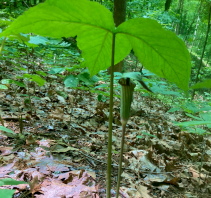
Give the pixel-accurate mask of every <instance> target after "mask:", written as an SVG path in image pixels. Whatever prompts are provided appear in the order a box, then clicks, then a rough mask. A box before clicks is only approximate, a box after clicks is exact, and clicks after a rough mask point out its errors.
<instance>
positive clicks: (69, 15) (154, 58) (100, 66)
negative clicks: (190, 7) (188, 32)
mask: <svg viewBox="0 0 211 198" xmlns="http://www.w3.org/2000/svg"><path fill="white" fill-rule="evenodd" d="M43 27H44V28H43ZM19 33H34V34H37V35H40V36H49V37H54V38H61V37H74V36H76V35H77V44H78V47H79V48H80V50H81V51H82V56H83V58H84V60H85V62H84V63H83V66H84V67H87V68H88V69H89V72H90V76H91V77H92V76H93V75H95V74H97V73H98V72H99V71H100V70H105V69H107V68H108V67H110V66H111V76H110V117H109V135H108V167H107V191H106V193H107V198H110V197H111V192H110V189H111V153H112V121H113V80H114V72H113V71H114V69H113V68H114V64H117V63H118V62H120V61H122V60H123V59H124V58H125V57H126V56H127V55H128V54H129V53H130V51H131V50H132V49H133V51H134V53H135V55H136V56H137V57H138V60H139V61H140V63H142V64H143V65H144V67H145V68H146V69H148V70H149V71H151V72H153V73H155V74H157V75H158V76H160V77H162V78H166V79H167V80H169V81H171V82H174V83H175V84H176V85H177V86H178V87H180V88H181V89H183V90H185V91H187V90H188V82H189V77H190V69H191V62H190V55H189V52H188V50H187V49H186V46H185V44H184V42H183V41H182V40H180V39H179V38H178V37H177V36H176V34H174V33H173V32H170V31H166V30H164V29H163V28H162V26H161V25H160V24H159V23H157V22H156V21H155V20H151V19H148V18H138V19H131V20H128V21H126V22H124V23H122V24H121V25H119V26H118V27H117V28H116V27H115V24H114V20H113V16H112V13H111V12H110V11H109V10H107V9H106V8H105V7H104V6H102V5H100V4H99V3H97V2H94V1H87V0H77V1H75V0H62V1H57V0H46V1H45V3H42V4H39V5H37V6H35V7H33V8H30V9H29V10H28V11H26V12H25V13H24V14H23V15H22V16H20V17H18V18H17V19H16V20H15V21H14V22H13V23H12V24H11V25H10V26H9V27H8V28H7V29H6V30H5V31H3V32H2V33H1V34H0V36H5V37H7V36H12V35H18V34H19ZM181 71H182V72H181Z"/></svg>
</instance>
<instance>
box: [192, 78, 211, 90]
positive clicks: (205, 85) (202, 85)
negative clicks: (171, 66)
mask: <svg viewBox="0 0 211 198" xmlns="http://www.w3.org/2000/svg"><path fill="white" fill-rule="evenodd" d="M199 88H211V79H208V80H205V81H203V82H201V83H197V84H195V85H194V86H192V87H191V89H199Z"/></svg>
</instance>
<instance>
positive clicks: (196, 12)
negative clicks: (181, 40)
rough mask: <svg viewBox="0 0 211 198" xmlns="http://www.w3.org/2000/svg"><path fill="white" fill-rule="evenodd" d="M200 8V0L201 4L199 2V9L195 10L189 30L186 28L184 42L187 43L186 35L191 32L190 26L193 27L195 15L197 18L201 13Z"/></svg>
mask: <svg viewBox="0 0 211 198" xmlns="http://www.w3.org/2000/svg"><path fill="white" fill-rule="evenodd" d="M201 7H202V0H201V2H200V6H199V9H197V10H196V11H195V15H194V17H193V20H192V22H191V24H190V26H189V28H188V30H187V33H186V35H185V42H186V41H187V38H188V35H189V33H190V31H191V30H192V26H193V24H194V22H195V20H196V16H197V14H198V16H199V15H200V13H201ZM197 19H198V17H197Z"/></svg>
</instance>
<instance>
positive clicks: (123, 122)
mask: <svg viewBox="0 0 211 198" xmlns="http://www.w3.org/2000/svg"><path fill="white" fill-rule="evenodd" d="M126 124H127V121H122V142H121V152H120V158H119V169H118V181H117V189H116V198H118V197H119V188H120V181H121V174H122V158H123V150H124V142H125V131H126Z"/></svg>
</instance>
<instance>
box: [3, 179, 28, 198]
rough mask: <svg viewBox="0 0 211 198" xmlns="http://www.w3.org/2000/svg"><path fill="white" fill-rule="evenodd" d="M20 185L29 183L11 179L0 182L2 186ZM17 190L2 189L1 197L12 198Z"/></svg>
mask: <svg viewBox="0 0 211 198" xmlns="http://www.w3.org/2000/svg"><path fill="white" fill-rule="evenodd" d="M19 184H27V182H22V181H16V180H14V179H11V178H6V179H1V180H0V186H3V185H19ZM14 192H15V190H9V189H0V197H2V198H3V197H4V198H12V197H13V194H14Z"/></svg>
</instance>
